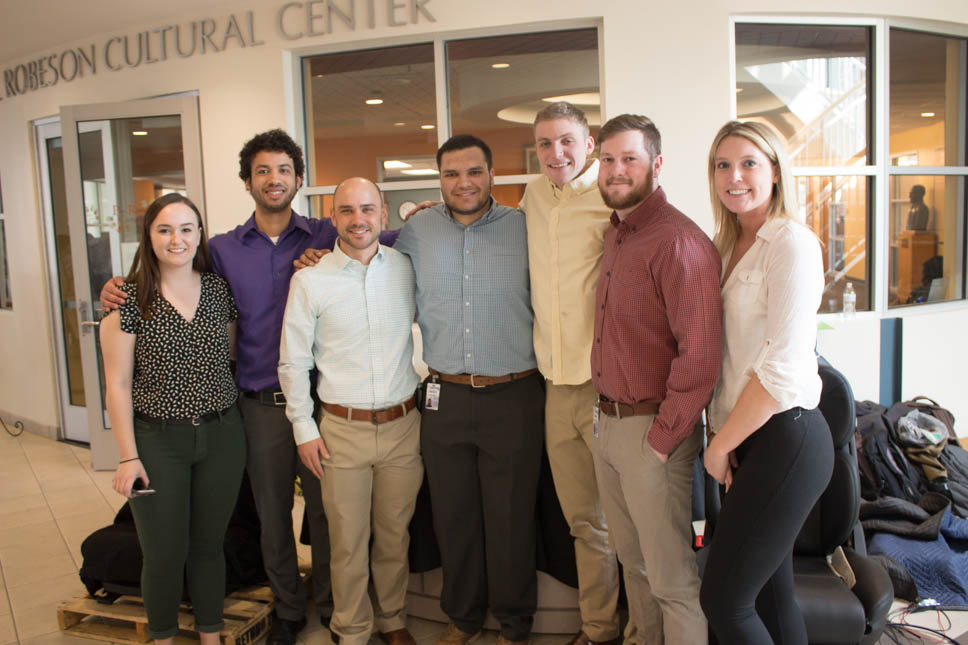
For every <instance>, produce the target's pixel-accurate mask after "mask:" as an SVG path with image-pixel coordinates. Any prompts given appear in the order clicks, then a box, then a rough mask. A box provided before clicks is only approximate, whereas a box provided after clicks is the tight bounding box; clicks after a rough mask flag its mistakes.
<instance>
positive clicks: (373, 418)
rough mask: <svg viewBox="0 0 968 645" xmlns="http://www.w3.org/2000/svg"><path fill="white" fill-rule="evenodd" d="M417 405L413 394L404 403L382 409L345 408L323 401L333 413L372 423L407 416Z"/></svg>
mask: <svg viewBox="0 0 968 645" xmlns="http://www.w3.org/2000/svg"><path fill="white" fill-rule="evenodd" d="M415 407H417V398H416V397H414V396H411V397H410V398H409V399H407V400H406V401H404V402H403V403H398V404H397V405H393V406H390V407H389V408H383V409H381V410H364V409H363V408H344V407H343V406H342V405H336V404H335V403H323V409H324V410H326V411H327V412H329V413H330V414H332V415H335V416H337V417H341V418H343V419H346V420H347V421H351V420H352V421H369V422H370V423H372V424H375V425H377V424H380V423H389V422H390V421H393V420H394V419H399V418H400V417H403V416H406V415H407V413H408V412H410V410H413V409H414V408H415Z"/></svg>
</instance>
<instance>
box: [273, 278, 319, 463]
mask: <svg viewBox="0 0 968 645" xmlns="http://www.w3.org/2000/svg"><path fill="white" fill-rule="evenodd" d="M309 271H310V270H309V269H303V271H300V272H299V273H296V274H295V275H294V276H293V278H292V283H291V285H290V287H289V299H288V301H287V302H286V313H285V317H284V318H283V321H282V340H281V342H280V345H279V384H280V385H281V386H282V391H283V393H285V395H286V416H287V417H288V418H289V421H290V422H291V423H292V433H293V438H294V439H295V441H296V445H299V444H303V443H306V442H307V441H312V440H313V439H317V438H318V437H319V429H318V428H317V427H316V422H315V421H314V420H313V400H312V396H311V394H310V387H311V385H310V381H309V374H310V372H311V371H312V368H313V342H314V340H315V336H316V334H315V331H316V318H317V316H316V312H315V311H314V308H313V299H312V298H311V297H310V293H309V288H308V285H307V284H306V283H307V282H308V278H309V277H310V273H309Z"/></svg>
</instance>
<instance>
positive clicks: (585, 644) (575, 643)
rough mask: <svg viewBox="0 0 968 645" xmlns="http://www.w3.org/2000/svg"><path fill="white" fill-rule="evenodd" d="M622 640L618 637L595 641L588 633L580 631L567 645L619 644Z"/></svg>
mask: <svg viewBox="0 0 968 645" xmlns="http://www.w3.org/2000/svg"><path fill="white" fill-rule="evenodd" d="M620 642H622V639H621V638H618V637H616V638H613V639H612V640H609V641H593V640H592V639H590V638H588V634H586V633H585V632H578V633H577V634H575V635H574V637H573V638H572V639H571V640H570V641H568V642H567V643H566V644H565V645H619V643H620Z"/></svg>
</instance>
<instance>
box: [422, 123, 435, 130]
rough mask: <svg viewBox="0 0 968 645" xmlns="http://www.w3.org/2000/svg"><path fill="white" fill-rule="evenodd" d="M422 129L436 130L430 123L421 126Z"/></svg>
mask: <svg viewBox="0 0 968 645" xmlns="http://www.w3.org/2000/svg"><path fill="white" fill-rule="evenodd" d="M420 129H421V130H433V129H434V126H432V125H430V124H429V123H425V124H423V125H422V126H420Z"/></svg>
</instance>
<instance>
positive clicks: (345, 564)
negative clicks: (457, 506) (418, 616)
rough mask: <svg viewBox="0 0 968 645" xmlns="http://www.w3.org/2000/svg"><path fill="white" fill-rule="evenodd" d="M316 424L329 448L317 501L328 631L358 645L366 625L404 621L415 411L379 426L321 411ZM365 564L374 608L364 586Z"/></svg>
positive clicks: (416, 480)
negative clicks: (321, 515) (325, 551)
mask: <svg viewBox="0 0 968 645" xmlns="http://www.w3.org/2000/svg"><path fill="white" fill-rule="evenodd" d="M319 429H320V434H321V435H322V437H323V440H324V441H325V442H326V447H327V448H328V449H329V453H330V455H331V458H330V459H328V460H324V461H323V469H324V471H325V476H324V478H323V480H324V482H323V508H325V509H326V517H327V518H328V519H329V540H330V549H331V560H330V562H331V567H332V569H331V575H332V584H333V605H334V610H333V619H332V630H333V632H334V633H335V634H337V635H338V636H339V637H340V638H341V639H342V640H341V643H343V644H344V645H365V643H366V642H367V641H368V640H369V638H370V632H372V631H373V628H374V626H375V627H376V629H377V630H378V631H380V632H388V631H392V630H395V629H401V628H403V627H405V626H406V612H405V608H404V603H405V601H406V594H407V582H408V577H409V572H410V571H409V566H408V563H407V548H408V546H409V544H410V534H409V533H408V531H407V528H408V526H409V524H410V518H411V517H412V516H413V509H414V506H415V505H416V501H417V491H418V490H419V489H420V484H421V482H422V481H423V463H422V462H421V460H420V413H419V412H417V411H416V410H412V411H411V412H410V413H409V414H407V415H406V416H404V417H401V418H399V419H396V420H394V421H391V422H389V423H381V424H380V425H374V424H372V423H370V422H368V421H347V420H346V419H341V418H339V417H336V416H334V415H330V414H325V415H324V416H323V421H322V423H320V426H319ZM371 518H372V526H371ZM371 535H372V538H373V544H372V546H371V547H370V548H369V553H367V546H368V545H369V544H370V537H371ZM371 571H372V573H373V603H375V605H376V606H375V607H374V606H373V604H371V601H370V596H369V595H368V593H367V586H368V584H369V581H370V572H371Z"/></svg>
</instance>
